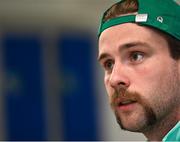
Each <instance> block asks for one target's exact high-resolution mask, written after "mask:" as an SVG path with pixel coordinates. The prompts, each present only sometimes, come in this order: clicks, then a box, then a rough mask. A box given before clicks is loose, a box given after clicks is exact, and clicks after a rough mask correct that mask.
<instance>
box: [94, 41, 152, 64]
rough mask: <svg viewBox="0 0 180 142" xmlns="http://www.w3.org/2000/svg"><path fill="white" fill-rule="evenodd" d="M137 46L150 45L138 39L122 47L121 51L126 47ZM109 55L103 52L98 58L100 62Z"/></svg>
mask: <svg viewBox="0 0 180 142" xmlns="http://www.w3.org/2000/svg"><path fill="white" fill-rule="evenodd" d="M136 46H144V47H147V48H148V47H150V46H149V45H148V44H147V43H145V42H140V41H136V42H131V43H126V44H124V45H122V46H120V47H121V49H120V50H121V51H122V50H125V49H129V48H133V47H136ZM108 56H110V55H109V54H108V53H102V54H101V55H99V57H98V58H97V60H98V61H99V62H100V61H101V60H102V59H104V58H107V57H108Z"/></svg>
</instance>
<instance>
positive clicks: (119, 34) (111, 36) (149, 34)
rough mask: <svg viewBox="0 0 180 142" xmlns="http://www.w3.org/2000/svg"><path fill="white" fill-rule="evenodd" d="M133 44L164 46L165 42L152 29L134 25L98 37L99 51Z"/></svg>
mask: <svg viewBox="0 0 180 142" xmlns="http://www.w3.org/2000/svg"><path fill="white" fill-rule="evenodd" d="M134 42H142V43H146V44H149V45H152V46H153V45H154V46H159V44H161V43H162V44H164V43H165V42H166V41H165V38H164V37H163V36H162V35H161V34H160V33H158V32H157V31H155V30H153V29H152V28H149V27H145V26H139V25H137V24H135V23H125V24H121V25H117V26H113V27H110V28H108V29H106V30H105V31H103V33H102V34H101V36H100V37H99V51H101V50H107V49H111V48H112V47H117V46H118V47H120V46H123V45H125V44H131V43H134ZM110 47H111V48H110Z"/></svg>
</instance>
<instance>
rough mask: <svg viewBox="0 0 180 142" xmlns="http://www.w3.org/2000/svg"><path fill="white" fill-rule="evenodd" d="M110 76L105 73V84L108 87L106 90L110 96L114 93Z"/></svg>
mask: <svg viewBox="0 0 180 142" xmlns="http://www.w3.org/2000/svg"><path fill="white" fill-rule="evenodd" d="M109 79H110V76H108V75H105V76H104V85H105V87H106V91H107V93H108V96H110V94H112V88H111V86H110V82H109V81H110V80H109Z"/></svg>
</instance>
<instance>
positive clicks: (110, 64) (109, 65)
mask: <svg viewBox="0 0 180 142" xmlns="http://www.w3.org/2000/svg"><path fill="white" fill-rule="evenodd" d="M113 66H114V61H113V60H110V59H108V60H106V61H104V63H103V67H104V69H105V70H106V71H111V70H112V69H113Z"/></svg>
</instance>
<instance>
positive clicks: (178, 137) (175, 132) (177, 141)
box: [163, 121, 180, 142]
mask: <svg viewBox="0 0 180 142" xmlns="http://www.w3.org/2000/svg"><path fill="white" fill-rule="evenodd" d="M169 141H173V142H180V121H179V122H178V123H177V124H176V126H175V127H174V128H173V129H172V130H171V131H169V133H168V134H167V135H166V136H165V137H164V138H163V142H169Z"/></svg>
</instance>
